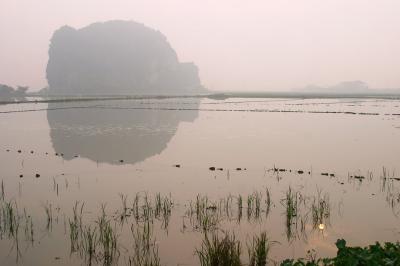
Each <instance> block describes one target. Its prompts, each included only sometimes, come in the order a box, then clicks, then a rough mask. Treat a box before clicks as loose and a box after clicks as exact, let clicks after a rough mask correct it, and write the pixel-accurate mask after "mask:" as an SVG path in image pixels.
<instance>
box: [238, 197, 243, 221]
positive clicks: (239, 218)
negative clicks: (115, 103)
mask: <svg viewBox="0 0 400 266" xmlns="http://www.w3.org/2000/svg"><path fill="white" fill-rule="evenodd" d="M237 206H238V216H237V221H238V223H240V221H241V220H242V210H243V198H242V195H239V196H238V198H237Z"/></svg>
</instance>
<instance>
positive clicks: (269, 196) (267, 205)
mask: <svg viewBox="0 0 400 266" xmlns="http://www.w3.org/2000/svg"><path fill="white" fill-rule="evenodd" d="M265 205H266V210H265V216H268V214H269V212H270V210H271V193H270V192H269V189H268V188H267V189H266V200H265Z"/></svg>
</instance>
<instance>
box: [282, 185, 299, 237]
mask: <svg viewBox="0 0 400 266" xmlns="http://www.w3.org/2000/svg"><path fill="white" fill-rule="evenodd" d="M283 203H284V206H285V210H286V211H285V214H286V215H285V216H286V223H285V224H286V236H287V239H288V240H289V239H291V238H292V236H293V231H292V230H293V228H292V227H293V224H294V223H296V224H297V214H298V207H299V206H298V192H293V190H292V188H291V187H289V189H288V191H287V192H286V198H285V199H284V200H283Z"/></svg>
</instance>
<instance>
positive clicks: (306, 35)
mask: <svg viewBox="0 0 400 266" xmlns="http://www.w3.org/2000/svg"><path fill="white" fill-rule="evenodd" d="M113 19H123V20H134V21H137V22H141V23H144V24H145V25H147V26H149V27H152V28H155V29H158V30H160V31H161V32H162V33H164V34H165V35H166V36H167V39H168V41H169V42H170V44H171V45H172V47H173V48H174V49H175V50H176V52H177V54H178V56H179V58H180V60H181V61H193V62H195V63H196V64H197V65H198V66H199V68H200V76H201V79H202V82H203V84H204V85H205V86H206V87H208V88H210V89H212V90H242V91H255V90H272V91H279V90H288V89H292V88H298V87H303V86H306V85H308V84H317V85H331V84H335V83H337V82H340V81H349V80H362V81H365V82H367V83H368V84H369V85H370V86H371V87H375V88H394V87H397V88H400V0H264V1H261V0H260V1H257V0H248V1H243V0H241V1H236V0H213V1H211V0H196V1H194V0H171V1H168V0H142V1H136V0H130V1H128V0H0V83H5V84H9V85H13V86H15V85H28V86H31V87H33V88H40V87H43V86H46V84H47V83H46V76H45V70H46V64H47V60H48V55H47V52H48V46H49V40H50V38H51V36H52V34H53V32H54V30H56V29H57V28H59V27H60V26H63V25H70V26H73V27H76V28H80V27H84V26H86V25H88V24H91V23H93V22H97V21H107V20H113Z"/></svg>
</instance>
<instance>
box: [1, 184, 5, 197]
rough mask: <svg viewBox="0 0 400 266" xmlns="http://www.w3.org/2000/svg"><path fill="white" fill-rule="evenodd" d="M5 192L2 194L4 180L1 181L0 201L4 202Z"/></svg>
mask: <svg viewBox="0 0 400 266" xmlns="http://www.w3.org/2000/svg"><path fill="white" fill-rule="evenodd" d="M4 197H5V192H4V180H1V200H2V201H4Z"/></svg>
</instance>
